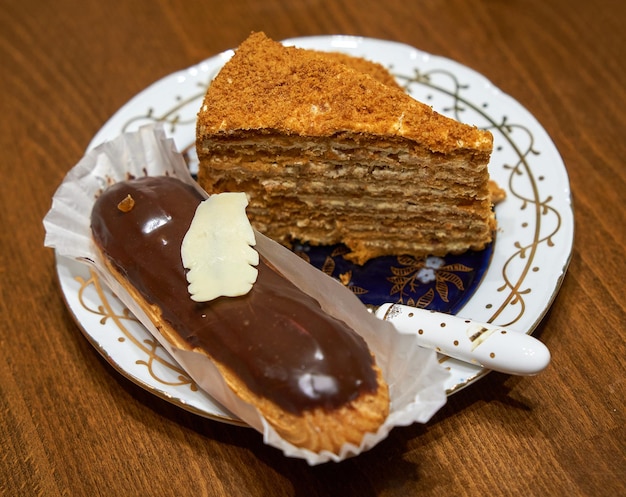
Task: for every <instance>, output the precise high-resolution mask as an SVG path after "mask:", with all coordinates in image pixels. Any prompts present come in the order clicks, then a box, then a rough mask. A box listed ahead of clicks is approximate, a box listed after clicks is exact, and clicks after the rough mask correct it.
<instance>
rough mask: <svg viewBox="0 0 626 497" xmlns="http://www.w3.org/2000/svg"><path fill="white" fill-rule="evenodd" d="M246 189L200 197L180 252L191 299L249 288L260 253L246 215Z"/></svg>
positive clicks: (233, 294) (234, 294)
mask: <svg viewBox="0 0 626 497" xmlns="http://www.w3.org/2000/svg"><path fill="white" fill-rule="evenodd" d="M247 205H248V199H247V197H246V194H245V193H230V192H227V193H219V194H215V195H211V196H210V197H209V198H207V199H206V200H205V201H203V202H202V203H201V204H200V205H199V206H198V208H197V209H196V213H195V215H194V217H193V219H192V221H191V225H190V226H189V230H188V231H187V233H186V234H185V237H184V238H183V243H182V245H181V250H180V254H181V257H182V260H183V266H184V267H185V269H188V272H187V281H188V283H189V287H188V289H189V293H190V294H191V299H192V300H194V301H196V302H208V301H209V300H213V299H216V298H218V297H237V296H240V295H245V294H246V293H248V292H249V291H250V290H251V289H252V285H254V283H255V281H256V278H257V274H258V270H257V269H256V267H254V266H256V265H257V264H258V263H259V253H258V252H257V251H256V250H255V249H254V248H252V247H253V246H254V245H255V244H256V240H255V238H254V231H253V229H252V226H251V225H250V221H249V220H248V217H247V216H246V207H247Z"/></svg>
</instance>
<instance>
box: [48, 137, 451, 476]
mask: <svg viewBox="0 0 626 497" xmlns="http://www.w3.org/2000/svg"><path fill="white" fill-rule="evenodd" d="M163 175H170V176H175V177H177V178H179V179H181V180H182V181H185V182H187V183H190V184H193V185H194V186H196V187H197V188H198V189H199V187H198V186H197V184H196V182H195V181H194V179H193V178H192V177H191V175H190V174H189V171H188V168H187V165H186V164H185V161H184V159H183V157H182V155H181V154H180V153H179V152H178V151H177V150H176V147H175V145H174V142H173V140H171V139H168V138H166V136H165V133H164V131H163V129H162V128H161V126H159V125H156V126H155V125H149V126H145V127H142V128H140V129H139V130H138V131H136V132H131V133H125V134H123V135H120V136H119V137H118V138H116V139H114V140H112V141H110V142H105V143H103V144H102V145H100V146H98V147H97V148H95V149H93V150H92V151H90V152H88V153H87V154H86V155H85V157H83V158H82V159H81V161H80V162H79V163H78V164H77V165H76V166H75V167H74V168H73V169H72V170H71V171H70V172H69V173H68V174H67V176H66V177H65V179H64V181H63V183H62V184H61V185H60V186H59V188H58V189H57V191H56V193H55V194H54V196H53V199H52V207H51V209H50V211H49V212H48V214H47V215H46V217H45V219H44V226H45V229H46V237H45V242H44V243H45V245H46V246H47V247H53V248H54V249H55V250H56V252H57V254H58V255H61V256H65V257H69V258H74V259H77V260H80V261H82V262H85V263H86V264H89V265H90V266H91V267H92V268H93V269H94V270H95V271H96V273H97V274H98V275H99V277H100V278H101V279H102V280H103V281H104V282H105V283H106V284H107V285H108V286H109V287H110V288H111V290H112V291H113V293H115V294H116V295H117V296H118V298H119V299H120V300H121V301H122V302H123V303H124V304H125V305H126V306H127V307H128V309H129V310H130V311H131V312H132V313H133V314H135V316H136V317H137V319H139V320H140V321H141V322H142V323H143V324H144V326H146V328H147V329H148V330H149V331H150V333H152V334H153V335H154V336H155V338H156V339H157V340H159V342H160V343H161V344H162V345H163V347H164V348H165V349H166V350H167V351H168V352H169V353H170V354H171V355H172V356H173V357H174V358H175V359H176V360H177V361H178V362H179V363H180V365H181V367H182V368H183V369H185V371H187V373H188V374H189V375H190V376H191V377H192V378H193V379H194V381H195V382H196V383H197V384H198V386H199V387H200V388H202V389H203V390H205V391H206V392H208V393H209V394H210V395H211V396H212V397H213V398H215V399H216V400H217V401H218V402H220V403H221V404H222V405H223V406H224V407H226V408H227V409H229V410H230V411H231V412H233V413H234V414H236V415H237V416H239V417H240V418H241V419H242V420H243V421H245V422H246V423H248V424H249V425H250V426H252V427H253V428H254V429H256V430H257V431H259V432H261V433H263V437H264V441H265V443H267V444H269V445H271V446H273V447H276V448H278V449H280V450H282V451H283V453H284V454H285V455H287V456H290V457H297V458H302V459H305V460H306V461H307V462H308V463H309V464H310V465H315V464H320V463H324V462H327V461H341V460H343V459H345V458H347V457H351V456H354V455H357V454H359V453H361V452H363V451H366V450H368V449H370V448H372V447H373V446H375V445H376V444H377V443H378V442H380V441H381V440H383V439H384V438H385V437H386V436H387V435H388V433H389V432H390V430H391V429H392V428H393V427H394V426H406V425H409V424H412V423H414V422H420V423H425V422H427V421H428V420H429V419H430V418H431V417H432V415H433V414H434V413H435V412H437V411H438V410H439V409H440V408H441V407H442V406H443V405H444V404H445V402H446V391H445V386H444V382H445V379H446V378H447V376H448V372H447V371H446V370H445V369H444V368H443V367H442V366H441V365H440V364H439V363H438V362H437V359H436V354H435V352H434V351H432V350H427V349H424V348H421V347H419V346H418V345H417V342H416V338H415V335H414V334H403V333H400V332H398V331H397V330H396V329H395V327H394V326H393V325H391V323H389V322H386V321H382V320H380V319H378V318H376V317H375V316H374V315H373V314H372V313H370V312H369V311H368V310H367V309H366V307H365V306H364V305H363V304H362V303H361V302H360V300H359V299H358V298H357V297H356V296H355V295H354V294H353V293H352V292H351V291H350V290H349V289H347V288H346V287H344V286H343V285H341V284H340V283H339V282H337V281H336V280H334V279H333V278H331V277H329V276H327V275H326V274H324V273H323V272H321V271H319V270H317V269H315V268H314V267H313V266H311V265H310V264H309V263H307V262H305V261H303V260H302V259H301V258H300V257H298V256H297V255H295V254H293V253H292V252H291V251H289V250H288V249H286V248H284V247H282V246H281V245H279V244H277V243H275V242H273V241H272V240H270V239H268V238H267V237H265V236H263V235H261V234H260V233H255V235H256V239H257V246H256V248H257V250H258V251H259V253H260V254H261V255H263V256H264V257H265V258H267V260H268V261H269V262H270V263H271V264H273V265H274V266H275V267H276V268H277V269H278V270H279V271H280V272H281V273H282V274H283V275H284V276H286V277H287V278H288V279H290V280H291V281H292V282H293V283H294V284H295V285H297V286H298V287H300V289H301V290H303V291H304V292H305V293H308V294H309V295H311V296H312V297H313V298H315V299H316V300H317V301H318V302H319V303H320V305H321V306H322V308H323V309H324V310H325V311H326V312H327V313H328V314H330V315H332V316H335V317H336V318H338V319H341V320H343V321H345V322H346V323H347V324H348V325H349V326H351V327H352V328H353V329H354V330H355V331H357V333H359V334H360V335H362V336H363V338H364V339H365V340H366V342H367V344H368V346H369V347H370V350H371V351H372V352H373V353H374V355H375V356H376V361H377V363H378V364H379V366H380V368H381V370H382V372H383V376H384V377H385V379H386V381H387V383H388V385H389V393H390V399H391V405H390V413H389V416H388V418H387V420H386V421H385V423H384V424H383V425H382V426H381V427H380V429H379V430H378V431H377V433H370V434H367V435H366V436H365V437H364V439H363V441H362V442H361V444H360V445H359V446H358V447H357V446H354V445H351V444H346V445H344V446H343V447H342V449H341V450H340V452H339V454H333V453H330V452H321V453H314V452H311V451H308V450H303V449H300V448H298V447H295V446H294V445H292V444H290V443H289V442H287V441H286V440H284V439H282V438H281V437H280V436H279V435H278V434H277V433H276V432H275V431H274V429H273V428H272V427H271V426H270V425H269V424H268V423H267V422H266V421H265V419H264V418H263V417H262V416H261V415H260V414H259V413H258V411H257V410H256V408H255V407H254V406H251V405H249V404H246V403H244V402H243V401H241V400H240V399H239V397H237V396H236V395H235V394H234V392H232V391H231V390H230V389H229V388H228V386H227V385H226V383H225V382H224V380H223V378H222V376H221V375H220V373H219V372H218V370H217V368H216V367H215V366H214V365H213V364H212V363H211V362H210V361H209V360H208V359H207V358H206V357H205V356H204V355H202V354H199V353H195V352H189V351H184V350H181V349H177V348H175V347H173V346H172V345H171V344H170V343H169V342H168V341H167V340H165V339H164V338H163V337H162V336H161V335H160V333H159V332H158V331H157V330H156V328H155V327H154V325H153V324H152V323H151V321H150V320H149V319H148V318H147V316H146V315H145V314H144V312H143V311H142V310H141V308H140V307H139V306H138V305H137V304H136V302H135V301H134V300H133V299H132V298H131V297H130V296H129V294H128V293H127V292H126V290H125V289H124V288H123V287H122V286H121V285H120V284H119V283H118V282H117V281H116V280H115V278H113V276H111V275H110V274H109V273H108V271H106V270H105V269H104V266H103V264H102V261H101V260H100V257H99V253H98V251H97V250H96V249H95V246H94V244H93V242H92V238H91V229H90V224H91V223H90V215H91V210H92V207H93V203H94V201H95V199H96V198H97V196H98V194H99V193H100V192H101V191H102V190H104V189H105V188H106V187H107V186H109V185H111V184H113V183H115V182H117V181H122V180H126V179H128V178H129V177H141V176H163Z"/></svg>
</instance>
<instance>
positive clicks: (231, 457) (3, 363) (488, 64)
mask: <svg viewBox="0 0 626 497" xmlns="http://www.w3.org/2000/svg"><path fill="white" fill-rule="evenodd" d="M625 18H626V7H624V3H623V2H621V3H620V2H611V1H610V0H600V1H597V2H584V1H582V0H572V1H566V0H555V1H552V2H542V1H540V0H527V1H524V2H521V1H509V2H497V1H484V2H464V1H462V0H449V1H445V2H444V1H440V0H423V1H420V2H406V1H401V0H387V1H386V2H380V1H374V0H361V1H358V2H357V1H351V0H348V1H345V2H333V1H330V0H303V1H300V2H292V1H290V0H265V1H263V2H257V1H253V0H249V1H230V2H215V1H212V0H204V1H188V2H178V1H174V0H156V1H155V0H152V1H148V0H137V1H133V2H125V1H120V0H111V1H108V2H102V1H95V0H59V1H55V2H40V1H36V0H20V1H17V0H9V1H5V2H3V4H2V7H0V62H1V66H2V70H1V71H0V85H1V88H0V90H1V91H0V95H1V96H0V98H1V102H2V106H1V109H2V120H1V121H0V127H1V132H0V147H1V150H2V152H3V158H2V161H1V167H2V181H1V182H0V185H1V186H0V187H1V188H2V195H1V197H0V225H1V226H2V230H1V231H0V247H1V249H0V280H1V286H0V288H1V292H2V293H1V297H2V298H1V299H0V325H1V326H0V350H2V354H0V393H1V394H0V442H1V444H2V445H1V447H2V451H1V454H0V493H2V494H3V495H7V496H14V495H20V496H22V495H25V496H29V495H46V496H48V495H51V496H54V495H158V496H166V495H187V494H188V495H207V496H221V495H228V496H237V495H246V496H257V495H258V496H267V495H272V496H300V495H306V496H327V495H342V496H345V495H359V496H374V495H385V496H405V495H457V496H473V495H491V496H498V495H528V496H535V495H536V496H550V495H555V496H560V495H581V496H596V495H611V496H613V495H615V496H617V495H626V483H625V482H626V458H625V455H626V412H625V409H624V404H625V399H626V373H625V371H626V359H625V357H626V345H625V343H626V340H625V338H626V325H625V323H626V305H625V303H624V302H625V295H624V290H623V288H624V278H625V277H626V257H625V256H626V253H625V249H624V247H625V246H626V209H625V208H624V204H623V198H624V192H626V168H625V167H624V157H626V145H625V141H624V138H623V132H624V129H626V113H625V112H624V110H623V106H624V102H626V89H625V86H624V81H626V71H625V67H626V65H625V64H624V60H626V53H625V51H626V36H625V35H624V32H625V30H624V29H623V22H624V19H625ZM252 30H264V31H265V32H266V33H267V34H268V35H269V36H271V37H273V38H276V39H283V38H288V37H294V36H306V35H316V34H336V33H340V34H352V35H361V36H368V37H375V38H383V39H390V40H395V41H400V42H403V43H407V44H410V45H413V46H416V47H418V48H420V49H422V50H425V51H427V52H431V53H434V54H438V55H443V56H446V57H450V58H452V59H455V60H457V61H459V62H461V63H463V64H465V65H467V66H469V67H472V68H473V69H475V70H477V71H479V72H481V73H482V74H484V75H485V76H486V77H487V78H489V79H490V80H491V81H493V83H494V84H495V85H496V86H498V87H500V88H501V89H502V90H503V91H505V92H506V93H509V94H511V95H512V96H513V97H514V98H515V99H517V100H518V101H519V102H521V103H522V104H523V105H524V106H525V107H526V108H528V109H529V110H530V112H532V113H533V114H534V115H535V117H536V118H537V119H538V120H539V121H540V122H541V124H542V125H543V126H544V127H545V129H546V130H547V131H548V133H549V134H550V136H551V137H552V139H553V141H554V142H555V144H556V146H557V148H558V149H559V151H560V153H561V154H562V156H563V159H564V161H565V163H566V165H567V167H568V173H569V176H570V182H571V189H572V192H573V199H574V208H575V224H576V226H575V228H576V231H575V247H574V252H573V255H572V260H571V264H570V268H569V271H568V274H567V276H566V277H565V279H564V281H563V285H562V288H561V291H560V293H559V295H558V297H557V298H556V300H555V302H554V304H553V306H552V308H551V311H550V312H549V313H548V315H547V316H546V317H545V319H544V320H543V322H542V324H541V326H540V327H539V329H538V331H537V336H538V337H539V338H540V339H541V340H542V341H544V342H545V343H546V344H547V345H548V347H549V348H550V350H551V351H552V355H553V360H552V363H551V365H550V367H549V368H548V370H546V371H545V372H543V373H542V374H540V375H538V376H536V377H532V378H515V377H508V376H505V375H500V374H496V373H492V374H489V375H488V376H487V377H486V378H484V379H483V380H481V381H480V382H478V383H476V384H474V385H472V386H470V387H468V388H467V389H464V390H462V391H460V392H459V393H457V394H455V395H453V396H452V397H450V399H449V402H448V404H447V405H446V406H445V407H444V408H443V409H442V410H441V411H440V412H438V413H437V414H436V416H435V417H434V418H433V419H432V420H431V421H430V422H429V423H428V424H426V425H413V426H409V427H406V428H399V429H396V430H394V431H393V432H392V433H391V435H390V436H389V438H388V439H387V440H385V441H384V442H383V443H381V444H380V445H379V446H377V447H376V448H374V449H373V450H371V451H370V452H368V453H366V454H363V455H361V456H359V457H357V458H354V459H351V460H348V461H345V462H343V463H340V464H327V465H323V466H319V467H314V468H311V467H309V466H307V465H306V464H305V463H303V462H302V461H297V460H292V459H287V458H285V457H284V456H282V454H280V453H279V452H277V451H276V450H274V449H271V448H269V447H267V446H265V445H264V444H263V442H262V440H261V438H260V437H259V436H258V434H257V433H255V432H253V431H252V430H250V429H247V428H241V427H234V426H228V425H224V424H220V423H217V422H214V421H210V420H205V419H202V418H200V417H198V416H195V415H193V414H190V413H187V412H185V411H182V410H181V409H179V408H177V407H175V406H173V405H171V404H169V403H167V402H165V401H163V400H160V399H158V398H156V397H154V396H153V395H151V394H150V393H147V392H145V391H144V390H142V389H141V388H139V387H137V386H136V385H134V384H132V383H131V382H129V381H128V380H126V379H124V378H123V377H121V376H120V375H119V374H118V373H117V372H116V371H115V370H113V368H112V367H111V366H110V365H109V364H108V363H107V362H106V361H105V360H103V359H102V358H101V357H100V356H99V354H98V353H97V352H96V351H95V350H94V349H93V348H92V347H91V345H90V344H89V343H88V342H87V341H86V340H85V339H84V337H83V336H82V334H81V333H80V331H79V329H78V327H77V326H76V325H75V323H74V322H73V320H72V317H71V316H70V314H69V312H68V310H67V309H66V307H65V304H64V301H63V297H62V295H61V293H60V292H59V289H58V284H57V280H56V275H55V266H54V257H53V254H52V252H51V251H49V250H47V249H44V248H43V236H44V231H43V226H42V223H41V221H42V218H43V216H44V215H45V213H46V212H47V210H48V208H49V207H50V198H51V196H52V194H53V192H54V190H55V189H56V187H57V186H58V184H59V183H60V181H61V180H62V178H63V176H64V175H65V174H66V172H67V171H68V170H69V169H70V168H71V167H72V166H73V165H74V164H75V163H76V162H77V161H78V160H79V159H80V157H81V156H82V155H83V153H84V150H85V147H86V146H87V144H88V143H89V141H90V140H91V138H92V137H93V136H94V134H95V133H96V132H97V131H98V129H100V127H101V126H102V125H103V124H104V123H105V122H106V120H107V119H108V118H109V117H110V116H111V115H112V114H113V113H114V112H115V111H116V110H117V109H118V108H119V107H120V106H121V105H123V104H124V103H125V102H126V101H128V100H129V99H130V98H131V97H132V96H134V95H135V94H137V93H138V92H140V91H141V90H142V89H144V88H145V87H147V86H148V85H149V84H151V83H152V82H154V81H156V80H157V79H159V78H161V77H163V76H165V75H167V74H169V73H171V72H173V71H175V70H178V69H182V68H185V67H187V66H190V65H192V64H195V63H197V62H199V61H201V60H202V59H204V58H207V57H209V56H212V55H214V54H216V53H218V52H221V51H223V50H226V49H228V48H232V47H234V46H236V45H237V44H238V43H239V42H241V41H242V40H243V39H244V38H245V37H246V36H247V35H248V33H249V32H251V31H252Z"/></svg>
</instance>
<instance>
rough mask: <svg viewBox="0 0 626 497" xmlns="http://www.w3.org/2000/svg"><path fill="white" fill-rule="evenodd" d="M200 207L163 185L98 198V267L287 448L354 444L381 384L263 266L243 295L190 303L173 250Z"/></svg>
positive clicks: (178, 185)
mask: <svg viewBox="0 0 626 497" xmlns="http://www.w3.org/2000/svg"><path fill="white" fill-rule="evenodd" d="M203 200H204V198H203V196H202V194H201V193H199V192H198V191H197V190H196V189H195V188H194V187H193V186H191V185H189V184H187V183H184V182H182V181H180V180H178V179H176V178H173V177H165V176H163V177H144V178H140V179H133V180H129V181H123V182H119V183H116V184H114V185H113V186H111V187H109V188H108V189H106V190H105V191H104V192H103V193H102V194H101V195H100V196H99V197H98V199H97V201H96V202H95V205H94V207H93V211H92V214H91V228H92V235H93V239H94V242H95V244H96V246H97V248H98V249H99V250H100V252H101V254H102V255H103V259H104V263H105V265H106V266H107V269H108V270H109V271H110V272H111V273H112V274H113V276H114V277H115V278H116V279H117V280H118V281H119V282H120V283H121V284H122V285H123V286H124V287H125V288H126V289H127V290H128V291H129V293H130V294H131V296H132V297H133V298H134V299H135V300H136V301H137V302H138V304H139V305H140V306H141V307H142V309H143V310H144V311H145V312H146V314H147V315H148V317H149V318H150V319H151V321H152V322H153V323H154V325H155V326H156V328H157V329H158V331H159V332H160V333H161V334H162V335H163V336H164V337H165V338H166V339H167V340H168V341H169V342H170V343H171V344H172V345H174V346H175V347H177V348H180V349H183V350H193V351H195V352H199V353H201V354H204V355H205V356H207V357H208V358H209V359H210V360H211V361H212V362H213V364H214V365H215V366H216V367H217V368H218V369H219V371H220V372H221V374H222V376H223V377H224V379H225V381H226V383H227V385H228V386H229V387H230V388H231V389H232V390H233V392H235V394H236V395H237V396H239V397H240V398H241V399H242V400H243V401H245V402H247V403H250V404H252V405H254V406H255V407H256V408H257V409H258V410H259V412H260V413H261V415H262V416H263V417H264V418H265V419H266V420H267V421H268V423H269V424H270V425H271V426H272V427H273V428H274V429H275V430H276V431H277V433H278V434H279V435H281V436H282V437H283V438H284V439H285V440H287V441H289V442H291V443H292V444H294V445H295V446H297V447H300V448H306V449H309V450H312V451H314V452H319V451H321V450H329V451H332V452H335V453H337V452H338V450H339V448H340V447H341V446H342V445H343V444H345V443H353V444H356V445H358V444H359V443H360V442H361V439H362V438H363V435H364V434H365V433H367V432H375V431H376V430H377V429H378V427H379V426H380V425H381V424H382V423H383V422H384V420H385V418H386V417H387V413H388V409H389V397H388V391H387V385H386V383H385V382H384V380H383V378H382V374H381V372H380V369H379V368H378V366H377V365H376V363H375V360H374V357H373V356H372V354H371V352H370V351H369V349H368V347H367V344H366V343H365V341H364V340H363V338H362V337H361V336H360V335H358V334H357V333H356V332H355V331H354V330H352V329H351V328H349V327H348V326H347V325H346V324H345V323H344V322H342V321H340V320H338V319H336V318H334V317H332V316H330V315H328V314H326V313H325V312H324V311H323V310H322V309H321V307H320V305H319V303H318V302H317V301H316V300H315V299H313V298H312V297H310V296H309V295H307V294H306V293H304V292H302V291H301V290H300V289H299V288H297V287H296V286H295V285H294V284H293V283H291V282H290V281H288V280H287V279H285V278H284V277H283V276H281V275H280V274H279V273H278V272H277V271H276V270H275V269H274V268H273V267H271V266H270V264H269V263H268V262H267V261H266V260H265V259H264V258H263V257H261V258H260V261H259V264H258V265H257V269H258V276H257V279H256V282H255V283H254V285H253V286H252V289H251V290H250V291H249V292H248V293H246V294H245V295H241V296H236V297H218V298H216V299H214V300H210V301H208V302H196V301H194V300H192V299H191V298H190V295H189V291H188V282H187V279H186V270H185V268H184V266H183V262H182V259H181V244H182V241H183V239H184V237H185V234H186V233H187V230H188V229H189V227H190V225H191V222H192V219H193V218H194V215H195V213H196V209H197V208H198V205H199V204H200V203H201V202H202V201H203Z"/></svg>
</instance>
